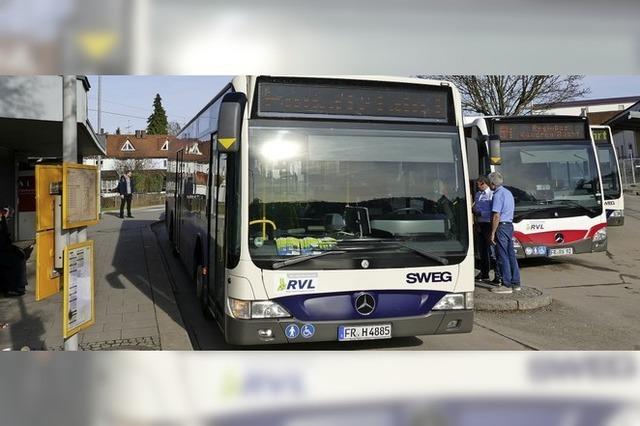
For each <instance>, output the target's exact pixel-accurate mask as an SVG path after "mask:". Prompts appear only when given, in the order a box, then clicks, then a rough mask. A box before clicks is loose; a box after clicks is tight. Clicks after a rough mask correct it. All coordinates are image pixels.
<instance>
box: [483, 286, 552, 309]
mask: <svg viewBox="0 0 640 426" xmlns="http://www.w3.org/2000/svg"><path fill="white" fill-rule="evenodd" d="M491 288H493V286H492V285H489V284H484V283H476V289H475V292H474V303H475V310H476V311H528V310H531V309H539V308H543V307H545V306H549V305H550V304H551V302H552V299H551V295H550V294H547V293H545V292H543V291H542V290H540V289H537V288H534V287H522V290H521V291H518V292H515V291H514V292H513V293H511V294H495V293H491V291H490V290H491Z"/></svg>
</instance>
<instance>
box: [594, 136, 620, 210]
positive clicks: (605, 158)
mask: <svg viewBox="0 0 640 426" xmlns="http://www.w3.org/2000/svg"><path fill="white" fill-rule="evenodd" d="M596 148H597V149H598V161H599V162H600V172H601V173H602V187H603V189H604V198H605V199H607V200H614V199H616V198H620V182H619V180H618V175H619V171H618V166H617V164H616V153H615V151H614V150H613V146H611V144H610V143H607V144H606V145H605V144H596Z"/></svg>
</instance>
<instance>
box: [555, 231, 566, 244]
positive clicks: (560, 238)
mask: <svg viewBox="0 0 640 426" xmlns="http://www.w3.org/2000/svg"><path fill="white" fill-rule="evenodd" d="M555 240H556V243H558V244H562V243H564V235H562V234H561V233H559V232H558V233H557V234H556V236H555Z"/></svg>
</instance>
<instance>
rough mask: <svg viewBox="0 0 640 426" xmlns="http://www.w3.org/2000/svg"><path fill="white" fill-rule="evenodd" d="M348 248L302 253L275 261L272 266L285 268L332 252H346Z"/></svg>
mask: <svg viewBox="0 0 640 426" xmlns="http://www.w3.org/2000/svg"><path fill="white" fill-rule="evenodd" d="M346 252H347V250H328V251H323V252H322V253H316V254H302V255H300V256H296V257H292V258H290V259H287V260H281V261H279V262H274V263H273V264H272V265H271V267H272V268H273V269H280V268H284V267H285V266H291V265H296V264H298V263H302V262H306V261H307V260H311V259H317V258H318V257H323V256H328V255H330V254H343V253H346Z"/></svg>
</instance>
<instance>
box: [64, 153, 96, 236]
mask: <svg viewBox="0 0 640 426" xmlns="http://www.w3.org/2000/svg"><path fill="white" fill-rule="evenodd" d="M97 197H98V168H97V167H96V166H87V165H83V164H64V165H63V171H62V228H63V229H70V228H79V227H81V226H89V225H95V224H96V223H98V198H97Z"/></svg>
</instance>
